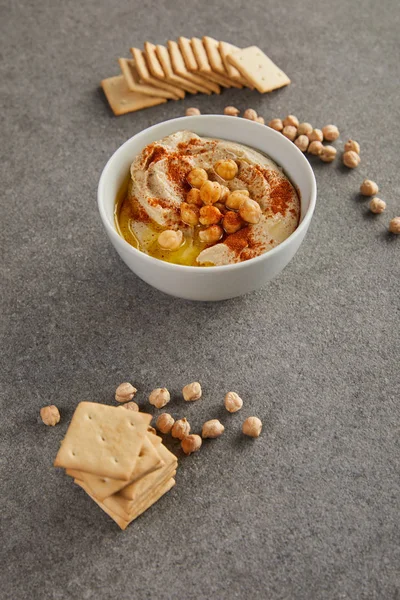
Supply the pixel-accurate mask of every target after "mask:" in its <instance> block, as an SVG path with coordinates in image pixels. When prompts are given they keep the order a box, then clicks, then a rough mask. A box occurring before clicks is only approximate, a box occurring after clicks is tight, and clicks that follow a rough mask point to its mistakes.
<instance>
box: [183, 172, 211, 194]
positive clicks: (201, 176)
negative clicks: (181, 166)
mask: <svg viewBox="0 0 400 600" xmlns="http://www.w3.org/2000/svg"><path fill="white" fill-rule="evenodd" d="M207 179H208V175H207V171H206V170H205V169H200V168H196V169H192V170H191V171H190V173H189V174H188V176H187V180H188V182H189V183H190V185H191V186H192V187H195V188H199V189H200V188H201V186H202V185H203V183H204V182H205V181H207Z"/></svg>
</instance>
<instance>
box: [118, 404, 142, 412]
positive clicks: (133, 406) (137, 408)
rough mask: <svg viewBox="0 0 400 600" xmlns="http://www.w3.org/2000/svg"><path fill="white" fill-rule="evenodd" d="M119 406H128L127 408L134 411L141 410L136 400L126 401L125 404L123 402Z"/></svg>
mask: <svg viewBox="0 0 400 600" xmlns="http://www.w3.org/2000/svg"><path fill="white" fill-rule="evenodd" d="M118 408H126V409H127V410H132V411H133V412H139V405H138V404H136V402H126V403H125V404H121V406H119V407H118Z"/></svg>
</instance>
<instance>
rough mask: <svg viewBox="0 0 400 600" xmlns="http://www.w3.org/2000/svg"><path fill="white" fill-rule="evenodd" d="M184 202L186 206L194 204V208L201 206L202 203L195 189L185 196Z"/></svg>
mask: <svg viewBox="0 0 400 600" xmlns="http://www.w3.org/2000/svg"><path fill="white" fill-rule="evenodd" d="M186 202H187V203H188V204H194V205H195V206H203V201H202V199H201V198H200V190H199V189H197V188H192V189H191V190H189V191H188V193H187V196H186Z"/></svg>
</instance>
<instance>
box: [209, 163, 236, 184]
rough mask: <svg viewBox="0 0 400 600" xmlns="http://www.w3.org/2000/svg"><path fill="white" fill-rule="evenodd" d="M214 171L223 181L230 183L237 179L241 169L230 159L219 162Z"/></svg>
mask: <svg viewBox="0 0 400 600" xmlns="http://www.w3.org/2000/svg"><path fill="white" fill-rule="evenodd" d="M214 170H215V172H216V173H217V174H218V175H219V176H220V177H222V179H226V180H227V181H229V180H231V179H233V178H234V177H236V175H237V172H238V170H239V167H238V166H237V164H236V163H235V161H234V160H232V159H231V158H229V159H228V160H218V161H217V162H216V163H215V165H214Z"/></svg>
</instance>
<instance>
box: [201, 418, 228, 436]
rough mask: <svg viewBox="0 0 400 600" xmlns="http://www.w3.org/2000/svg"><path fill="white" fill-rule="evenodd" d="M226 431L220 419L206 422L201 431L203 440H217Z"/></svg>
mask: <svg viewBox="0 0 400 600" xmlns="http://www.w3.org/2000/svg"><path fill="white" fill-rule="evenodd" d="M224 431H225V427H224V426H223V425H222V423H221V421H218V419H211V421H206V422H205V423H204V424H203V428H202V430H201V437H202V438H216V437H219V436H220V435H222V434H223V433H224Z"/></svg>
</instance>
